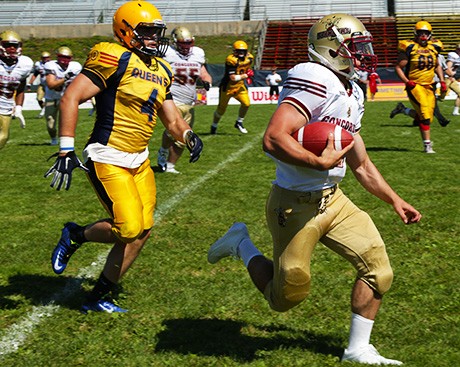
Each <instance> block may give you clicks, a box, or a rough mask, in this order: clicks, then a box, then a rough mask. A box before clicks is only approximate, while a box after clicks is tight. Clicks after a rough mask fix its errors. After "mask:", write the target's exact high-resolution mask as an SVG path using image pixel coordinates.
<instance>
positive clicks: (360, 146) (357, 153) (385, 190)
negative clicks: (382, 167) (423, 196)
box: [347, 133, 422, 224]
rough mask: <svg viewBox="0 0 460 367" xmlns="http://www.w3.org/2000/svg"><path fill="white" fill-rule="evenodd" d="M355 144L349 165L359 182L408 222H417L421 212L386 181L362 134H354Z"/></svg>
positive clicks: (350, 154) (348, 158) (348, 159)
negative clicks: (367, 148)
mask: <svg viewBox="0 0 460 367" xmlns="http://www.w3.org/2000/svg"><path fill="white" fill-rule="evenodd" d="M354 141H355V145H354V147H353V149H352V150H350V152H349V153H348V155H347V163H348V166H349V167H350V168H351V170H352V171H353V174H354V175H355V177H356V179H357V180H358V182H359V183H360V184H361V185H362V186H363V187H364V188H365V189H366V190H367V191H369V192H370V193H371V194H373V195H374V196H376V197H378V198H379V199H380V200H383V201H385V202H386V203H388V204H391V205H392V206H393V209H394V210H395V212H396V213H397V214H398V215H399V216H400V217H401V219H402V221H403V222H404V223H406V224H411V223H417V222H419V221H420V219H421V218H422V216H421V214H420V213H419V212H418V211H417V210H416V209H415V208H414V207H412V205H410V204H408V203H406V202H405V201H404V200H403V199H402V198H401V197H400V196H399V195H398V194H397V193H396V192H395V191H394V190H393V189H392V188H391V186H390V185H389V184H388V183H387V182H386V181H385V179H384V178H383V176H382V174H381V173H380V171H379V170H378V169H377V167H376V166H375V165H374V163H373V162H372V161H371V159H370V158H369V155H368V154H367V152H366V147H365V145H364V141H363V139H362V137H361V135H360V134H359V133H358V134H356V135H355V136H354Z"/></svg>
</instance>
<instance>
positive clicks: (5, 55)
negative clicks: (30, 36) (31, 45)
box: [0, 31, 22, 65]
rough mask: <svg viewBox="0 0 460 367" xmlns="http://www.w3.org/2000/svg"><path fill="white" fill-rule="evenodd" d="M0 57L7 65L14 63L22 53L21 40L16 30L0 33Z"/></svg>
mask: <svg viewBox="0 0 460 367" xmlns="http://www.w3.org/2000/svg"><path fill="white" fill-rule="evenodd" d="M0 40H1V41H0V57H1V58H2V59H3V60H4V61H5V62H6V63H7V64H9V65H12V64H15V63H16V62H17V61H18V58H19V56H21V55H22V40H21V38H20V37H19V35H18V34H17V33H16V32H13V31H4V32H2V33H1V34H0Z"/></svg>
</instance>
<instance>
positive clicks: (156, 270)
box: [0, 101, 460, 367]
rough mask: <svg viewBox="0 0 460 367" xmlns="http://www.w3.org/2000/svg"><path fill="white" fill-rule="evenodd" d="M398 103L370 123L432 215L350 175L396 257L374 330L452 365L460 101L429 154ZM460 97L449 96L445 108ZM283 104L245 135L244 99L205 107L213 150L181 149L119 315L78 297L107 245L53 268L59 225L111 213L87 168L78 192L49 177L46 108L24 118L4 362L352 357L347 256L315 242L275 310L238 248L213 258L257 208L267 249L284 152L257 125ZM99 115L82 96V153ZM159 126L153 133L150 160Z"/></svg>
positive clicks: (3, 252) (219, 362) (407, 190)
mask: <svg viewBox="0 0 460 367" xmlns="http://www.w3.org/2000/svg"><path fill="white" fill-rule="evenodd" d="M394 105H395V103H393V102H374V103H367V105H366V107H367V112H366V115H365V117H364V120H363V130H362V135H363V137H364V140H365V141H366V143H367V147H368V150H369V154H370V156H371V158H372V160H373V161H374V162H375V163H376V165H377V166H378V167H379V168H380V170H381V171H382V173H383V174H384V176H385V177H386V179H387V180H388V181H389V183H390V184H391V185H392V186H393V187H394V188H395V189H396V190H397V191H398V192H399V193H400V194H401V196H403V197H404V198H405V199H406V200H407V201H409V202H410V203H412V204H413V205H414V206H415V207H417V208H418V209H419V210H420V211H421V212H422V214H423V219H422V221H421V223H419V224H418V225H411V226H405V225H404V224H403V223H402V222H401V221H400V219H399V217H397V215H396V214H395V213H394V212H393V211H392V208H391V207H390V206H388V205H387V204H385V203H383V202H381V201H379V200H378V199H376V198H375V197H373V196H372V195H370V194H369V193H367V192H366V191H365V190H364V189H363V188H362V187H360V186H359V184H358V183H357V181H356V180H355V179H354V177H353V175H352V174H351V172H348V175H347V177H346V179H345V180H344V182H343V184H342V188H343V190H344V191H345V193H347V194H348V195H349V196H350V197H351V198H352V200H353V201H354V202H355V203H356V204H358V205H359V206H360V207H361V208H363V209H365V210H366V211H368V212H369V213H370V215H371V216H372V218H373V219H374V221H375V223H376V225H377V226H378V228H379V229H380V231H381V234H382V236H383V238H384V240H385V242H386V244H387V248H388V253H389V255H390V258H391V261H392V265H393V268H394V272H395V280H394V283H393V287H392V289H391V290H390V292H389V294H388V296H387V297H385V299H384V303H383V306H382V309H381V312H380V313H379V315H378V318H377V321H376V324H375V328H374V332H373V336H372V342H373V343H374V344H375V345H376V346H377V347H378V349H379V351H380V352H381V353H382V354H383V355H385V356H388V357H390V358H396V359H400V360H403V361H404V362H405V365H406V366H417V367H426V366H435V367H444V366H445V367H453V366H456V365H458V361H459V360H460V354H459V348H458V347H459V344H458V340H460V331H459V330H460V329H459V327H460V320H459V312H458V306H459V299H460V297H459V296H460V295H459V287H458V279H459V276H458V269H459V266H460V261H459V260H460V259H459V250H458V240H459V238H460V236H459V225H458V222H459V221H458V219H459V210H458V208H459V199H458V198H459V182H460V180H459V173H458V157H459V155H460V146H459V144H458V141H459V133H460V119H459V118H457V117H455V116H450V117H451V119H452V120H453V121H452V122H451V124H450V125H449V126H448V127H446V128H441V127H440V126H439V125H438V124H437V122H435V123H434V124H433V128H432V138H433V141H434V143H435V145H434V149H435V150H436V152H437V154H434V155H426V154H423V153H422V144H421V139H420V134H419V131H418V130H417V129H416V128H413V127H411V121H410V120H409V118H408V117H407V116H401V115H398V116H396V117H395V118H394V119H393V120H390V119H389V118H388V115H389V112H390V111H391V109H392V108H393V107H394ZM452 106H453V102H452V101H446V102H444V103H443V104H441V108H442V111H443V112H444V113H445V114H446V115H449V114H450V112H451V110H452ZM274 109H275V106H272V105H254V106H252V107H251V109H250V111H249V113H248V116H247V119H246V123H245V126H246V127H247V128H248V130H249V134H247V135H245V136H243V135H240V134H239V133H238V132H237V131H236V130H235V129H234V128H233V122H234V120H235V117H236V113H237V107H236V106H230V107H229V109H228V111H227V113H226V115H225V116H224V117H223V119H222V121H221V124H220V126H219V134H218V135H216V136H210V135H208V131H209V125H210V122H211V119H212V113H213V111H214V108H213V107H206V106H198V107H197V111H196V112H197V116H196V127H195V130H196V132H197V133H198V134H199V135H200V136H201V137H202V139H203V141H204V151H203V156H202V158H201V159H200V160H199V161H198V162H197V163H195V164H189V163H188V162H187V159H186V157H183V158H182V159H181V160H180V161H179V163H178V165H177V169H178V170H179V171H180V172H181V174H180V175H172V174H157V176H156V177H157V188H158V210H157V214H156V220H157V224H156V226H155V227H154V230H153V235H152V237H151V239H149V241H148V243H147V245H146V247H145V248H144V250H143V252H142V254H141V256H140V257H139V259H138V260H137V261H136V263H135V264H134V265H133V267H132V269H130V270H129V271H128V273H127V274H126V277H125V278H124V279H123V282H122V290H121V294H120V303H121V305H122V306H123V307H126V308H128V309H129V310H130V312H129V313H127V314H125V315H118V317H117V316H116V315H107V314H89V315H83V314H80V313H79V312H78V308H79V307H80V304H81V301H82V300H83V298H84V294H85V292H86V291H88V290H89V289H90V288H91V286H92V285H93V283H94V277H96V276H97V275H98V273H99V271H100V269H101V266H102V264H103V260H104V256H105V255H106V253H107V251H108V249H109V246H107V245H101V244H86V245H84V246H83V248H81V249H80V250H79V251H78V252H77V253H76V254H75V255H74V256H73V257H72V259H71V261H70V264H69V266H68V269H67V270H66V272H65V273H64V274H63V275H61V276H57V275H54V273H53V272H52V270H51V267H50V254H51V251H52V249H53V248H54V246H55V244H56V241H57V240H58V239H59V236H60V230H61V228H62V224H63V223H64V222H66V221H69V220H74V221H77V222H78V223H80V224H85V223H89V222H91V221H94V220H97V219H99V218H103V217H105V216H106V214H105V212H104V211H103V209H102V207H101V205H100V204H99V203H98V201H97V199H96V197H95V194H94V193H93V192H92V190H91V189H90V186H89V184H88V182H87V181H86V179H85V177H84V174H83V173H82V172H80V171H76V172H75V173H74V179H73V183H72V187H71V189H70V190H69V191H67V192H56V191H54V190H53V189H51V188H50V187H49V180H47V179H44V178H43V174H44V172H45V171H46V170H47V169H48V167H49V166H50V164H51V161H47V158H48V156H49V155H51V154H52V153H54V152H55V151H56V148H55V147H51V146H49V145H48V142H49V139H48V137H47V132H46V127H45V121H44V120H43V119H37V118H35V116H36V115H37V112H38V111H25V112H24V115H25V117H26V119H27V128H26V129H25V130H22V129H20V128H19V123H18V122H17V121H13V126H12V128H11V139H10V141H9V143H8V144H7V145H6V147H5V148H4V149H3V150H1V151H0V172H1V177H2V184H1V195H2V196H1V197H2V200H1V201H0V224H1V228H2V236H1V237H2V239H1V241H0V263H1V266H0V330H1V332H0V338H1V339H0V353H1V352H4V353H5V354H3V355H0V365H1V366H96V365H97V366H123V367H124V366H133V367H134V366H136V367H137V366H174V367H177V366H197V367H202V366H219V367H220V366H257V367H261V366H270V367H271V366H273V367H274V366H276V367H291V366H318V367H324V366H340V365H341V364H340V363H339V357H340V355H341V353H342V348H343V347H345V346H346V342H347V337H348V326H349V316H350V312H349V293H350V289H351V286H352V284H353V280H354V272H353V269H352V267H351V266H350V265H349V264H348V263H345V262H344V261H342V259H340V258H339V257H338V256H337V255H335V254H334V253H332V252H331V251H329V250H327V249H326V248H324V247H323V246H321V245H319V246H318V247H317V249H316V250H315V253H314V258H313V265H312V276H313V279H312V291H311V295H310V296H309V298H308V299H307V300H306V301H305V302H303V303H302V304H301V305H300V306H298V307H297V308H295V309H293V310H291V311H289V312H287V313H281V314H279V313H276V312H273V311H271V310H270V309H269V307H268V306H267V304H266V302H265V301H264V299H263V297H262V296H261V295H260V294H259V293H258V292H257V291H256V290H255V288H254V287H253V286H252V284H251V282H250V280H249V278H248V276H247V273H246V271H245V269H244V266H243V265H242V263H241V262H237V261H234V260H231V259H225V260H223V261H221V262H220V263H218V264H216V265H210V264H208V263H207V261H206V252H207V249H208V247H209V245H210V244H211V243H212V242H213V241H214V240H216V239H217V238H218V237H219V236H220V235H222V234H223V233H224V232H225V231H226V230H227V229H228V227H229V226H230V225H231V224H232V222H233V221H236V220H238V221H245V222H246V223H247V224H248V228H249V231H250V233H251V236H252V238H253V240H254V242H255V243H256V244H257V245H259V246H260V248H261V250H262V251H264V252H265V253H267V254H268V255H269V254H270V236H269V234H268V231H267V228H266V224H265V219H264V205H265V199H266V196H267V193H268V190H269V188H270V185H271V180H272V179H273V177H274V166H273V164H272V162H271V161H270V160H269V159H268V158H267V157H266V156H265V155H264V154H263V152H262V149H261V136H262V133H263V131H264V129H265V126H266V124H267V122H268V120H269V117H270V115H271V113H272V112H273V111H274ZM91 127H92V118H91V117H89V116H88V113H87V110H83V111H82V112H81V114H80V123H79V126H78V132H77V151H78V153H79V155H81V148H82V146H83V145H84V143H85V139H86V137H87V135H88V134H89V132H90V129H91ZM161 131H162V129H161V128H158V129H157V131H156V132H155V135H154V138H153V140H152V143H151V159H152V161H153V162H155V161H156V151H157V149H158V142H159V137H160V136H161ZM45 306H46V307H45ZM36 307H38V308H36ZM13 342H18V344H19V345H18V349H17V350H15V348H14V346H13V345H12V343H13ZM5 351H6V352H5Z"/></svg>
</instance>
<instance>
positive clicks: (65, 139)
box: [59, 136, 75, 152]
mask: <svg viewBox="0 0 460 367" xmlns="http://www.w3.org/2000/svg"><path fill="white" fill-rule="evenodd" d="M74 143H75V138H73V137H70V136H61V137H60V138H59V150H60V151H61V152H70V151H71V150H75V148H74Z"/></svg>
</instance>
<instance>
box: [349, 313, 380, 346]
mask: <svg viewBox="0 0 460 367" xmlns="http://www.w3.org/2000/svg"><path fill="white" fill-rule="evenodd" d="M373 326H374V320H369V319H366V318H365V317H362V316H361V315H358V314H355V313H352V314H351V327H350V337H349V340H348V348H347V349H348V350H354V349H358V348H360V347H363V346H366V345H368V344H369V343H370V340H371V332H372V327H373Z"/></svg>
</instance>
